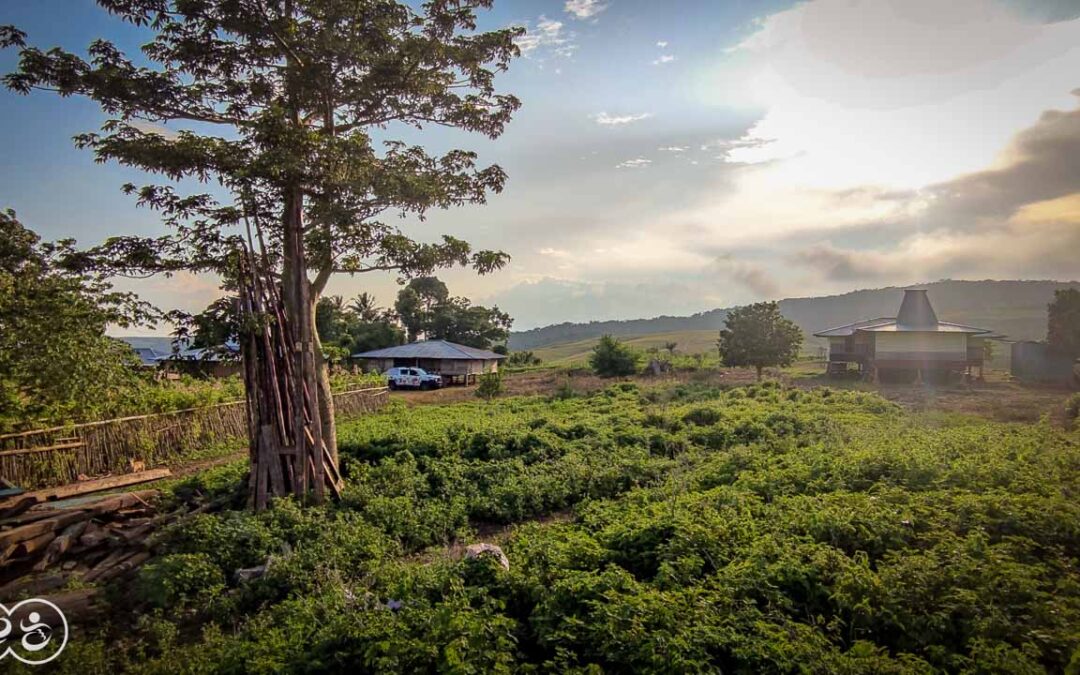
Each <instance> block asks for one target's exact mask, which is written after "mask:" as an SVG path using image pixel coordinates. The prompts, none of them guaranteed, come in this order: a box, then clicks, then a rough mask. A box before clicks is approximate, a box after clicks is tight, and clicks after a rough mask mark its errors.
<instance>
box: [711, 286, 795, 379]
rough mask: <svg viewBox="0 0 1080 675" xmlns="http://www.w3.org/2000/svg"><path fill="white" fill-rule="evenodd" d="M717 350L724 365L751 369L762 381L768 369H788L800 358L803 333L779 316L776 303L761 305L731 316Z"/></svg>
mask: <svg viewBox="0 0 1080 675" xmlns="http://www.w3.org/2000/svg"><path fill="white" fill-rule="evenodd" d="M724 325H725V326H726V327H725V328H724V329H722V330H721V331H720V340H719V341H718V342H717V347H718V349H719V350H720V359H721V361H722V362H723V364H724V365H725V366H732V367H742V366H752V367H753V368H755V369H756V370H757V379H758V381H760V380H761V371H762V370H763V369H764V368H766V367H775V366H789V365H791V363H792V362H793V361H794V360H795V359H796V357H798V355H799V347H800V346H802V341H803V334H802V330H801V329H800V328H799V327H798V326H797V325H796V324H795V322H794V321H791V320H790V319H787V318H784V316H783V315H781V314H780V305H778V304H777V303H775V302H758V303H754V304H752V305H746V306H745V307H738V308H736V309H733V310H731V312H729V313H728V315H727V319H726V320H725V321H724Z"/></svg>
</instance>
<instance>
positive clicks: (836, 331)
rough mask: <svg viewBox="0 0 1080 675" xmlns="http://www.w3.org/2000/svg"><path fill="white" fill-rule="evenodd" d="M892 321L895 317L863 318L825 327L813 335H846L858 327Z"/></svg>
mask: <svg viewBox="0 0 1080 675" xmlns="http://www.w3.org/2000/svg"><path fill="white" fill-rule="evenodd" d="M893 321H896V319H893V318H891V317H887V316H883V317H878V318H876V319H864V320H863V321H856V322H855V323H849V324H846V325H843V326H837V327H835V328H827V329H825V330H823V331H820V332H818V333H814V337H847V336H849V335H851V334H853V333H854V332H855V331H856V330H858V329H859V328H864V327H866V326H876V325H878V324H883V323H890V322H893Z"/></svg>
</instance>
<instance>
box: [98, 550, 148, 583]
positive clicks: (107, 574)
mask: <svg viewBox="0 0 1080 675" xmlns="http://www.w3.org/2000/svg"><path fill="white" fill-rule="evenodd" d="M149 559H150V552H149V551H142V552H141V553H136V554H135V555H133V556H131V557H129V558H125V559H124V560H122V561H121V562H119V563H117V564H116V565H113V566H112V567H110V568H109V569H107V570H105V571H104V572H102V573H101V574H100V575H98V577H97V579H96V581H97V582H98V583H99V584H103V583H105V582H107V581H112V580H113V579H115V578H117V577H120V576H123V575H125V574H127V573H129V572H131V571H132V570H134V569H135V568H137V567H139V566H140V565H142V564H143V563H144V562H146V561H147V560H149Z"/></svg>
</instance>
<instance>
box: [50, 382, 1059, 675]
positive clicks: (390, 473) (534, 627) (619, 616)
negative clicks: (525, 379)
mask: <svg viewBox="0 0 1080 675" xmlns="http://www.w3.org/2000/svg"><path fill="white" fill-rule="evenodd" d="M340 437H341V450H342V456H343V458H344V463H343V464H344V470H345V471H346V474H347V487H346V490H345V493H344V496H343V499H342V501H341V503H340V504H336V505H328V506H325V507H318V508H315V507H309V508H306V509H301V508H299V507H297V506H296V505H295V504H294V503H293V502H292V501H291V500H285V501H282V502H278V503H276V504H275V505H274V508H273V509H271V510H270V511H268V512H265V513H261V514H257V515H256V514H251V513H248V512H246V511H244V510H243V509H242V499H241V500H240V501H238V502H237V507H238V508H237V510H234V511H226V512H224V513H219V514H204V515H199V516H196V517H194V518H192V519H190V520H188V521H186V522H183V523H181V524H179V525H177V526H174V527H173V528H171V529H170V530H168V531H167V532H166V533H165V535H164V537H163V539H162V542H161V546H160V548H159V557H157V558H156V559H155V560H153V561H152V562H151V563H149V564H147V565H146V566H145V567H143V568H142V569H141V570H140V572H139V575H138V578H137V580H136V581H135V583H134V584H132V585H130V586H128V587H126V588H124V589H123V592H122V593H116V594H113V595H112V596H111V597H112V598H113V602H114V603H116V607H114V611H113V612H112V614H111V616H128V617H131V619H130V621H117V622H114V623H113V624H111V625H105V626H103V627H100V628H99V629H98V630H99V631H100V635H97V636H95V635H93V634H90V635H81V636H80V639H79V640H77V641H73V642H72V644H71V645H69V647H68V649H67V650H66V651H65V653H64V654H63V655H62V658H61V659H60V663H59V666H60V668H59V670H61V671H67V672H79V673H85V672H117V671H121V670H132V671H139V672H152V673H176V672H192V673H195V672H229V673H275V672H343V671H349V672H371V673H374V672H452V673H474V672H475V673H488V672H515V671H516V672H552V673H554V672H558V673H600V672H657V673H660V672H664V673H668V672H733V673H788V672H800V671H803V672H805V671H811V672H845V673H900V672H913V673H914V672H918V673H922V672H935V671H938V672H941V671H944V672H1043V671H1052V672H1053V671H1056V672H1061V671H1063V670H1065V669H1066V667H1067V665H1068V664H1070V662H1071V663H1072V664H1073V666H1072V667H1075V666H1076V664H1077V662H1078V660H1080V652H1078V644H1080V631H1078V629H1077V627H1078V626H1080V570H1078V567H1077V559H1078V557H1080V505H1078V502H1077V499H1076V496H1077V495H1078V494H1080V436H1078V432H1077V431H1075V430H1068V429H1066V428H1062V427H1061V426H1060V425H1055V424H1051V423H1050V422H1048V421H1043V422H1041V423H1038V424H1007V423H997V422H990V421H987V420H985V419H983V418H979V417H972V416H959V415H955V414H944V413H924V414H914V413H910V412H906V411H905V410H904V409H902V408H900V407H899V406H897V405H895V404H893V403H890V402H889V401H886V400H885V399H883V398H880V397H879V396H877V395H875V394H870V393H863V392H854V391H837V390H829V389H816V390H813V391H806V390H798V389H785V388H783V387H781V386H778V385H776V384H765V385H753V386H748V387H738V388H730V389H722V388H716V387H712V386H706V385H680V386H670V385H669V386H665V387H655V388H640V387H638V386H636V385H634V384H630V383H625V384H620V385H616V386H613V387H609V388H608V389H605V390H602V391H599V392H597V393H595V394H593V395H590V396H569V397H563V398H548V397H540V396H534V397H522V398H509V399H501V400H497V401H495V402H494V403H491V404H487V403H480V402H470V403H461V404H454V405H442V406H435V405H432V406H425V407H419V408H407V407H405V406H403V405H398V406H393V407H391V408H390V409H388V410H387V411H385V412H382V413H379V414H376V415H372V416H371V417H369V418H365V419H363V420H361V421H358V422H352V423H347V424H343V425H342V428H341V434H340ZM243 469H244V467H243V465H237V466H234V467H231V468H229V469H225V470H218V471H215V472H211V473H205V474H202V475H200V476H197V477H195V478H193V479H190V480H188V481H185V483H184V484H183V485H182V486H181V488H179V489H185V490H193V489H198V490H199V491H201V492H203V493H205V494H207V495H210V496H212V495H214V494H220V493H222V492H228V491H230V490H235V489H237V488H238V487H239V485H240V484H241V483H242V482H243ZM478 540H479V541H487V542H495V543H498V544H500V545H501V546H502V547H503V549H504V550H505V552H506V555H507V556H508V558H509V560H510V569H509V571H506V570H503V569H502V568H501V567H499V566H498V565H497V564H495V563H494V562H490V561H485V560H482V559H481V560H476V561H470V560H464V559H462V557H461V545H462V543H463V542H470V541H478ZM268 558H269V559H270V565H269V569H268V571H267V572H266V574H264V575H263V576H261V577H259V578H257V579H255V580H253V581H247V582H241V581H238V580H237V578H236V576H235V571H236V570H237V569H240V568H246V567H253V566H255V565H260V564H263V563H264V562H265V561H266V560H267V559H268ZM117 590H120V589H117Z"/></svg>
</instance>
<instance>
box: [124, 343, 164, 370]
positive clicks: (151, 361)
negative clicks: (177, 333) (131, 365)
mask: <svg viewBox="0 0 1080 675" xmlns="http://www.w3.org/2000/svg"><path fill="white" fill-rule="evenodd" d="M132 349H133V350H134V351H135V355H136V356H138V357H139V367H140V368H146V369H148V370H152V369H155V368H157V367H158V366H159V365H161V359H162V358H164V357H165V356H167V354H162V353H161V352H159V351H158V350H156V349H154V348H153V347H132Z"/></svg>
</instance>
